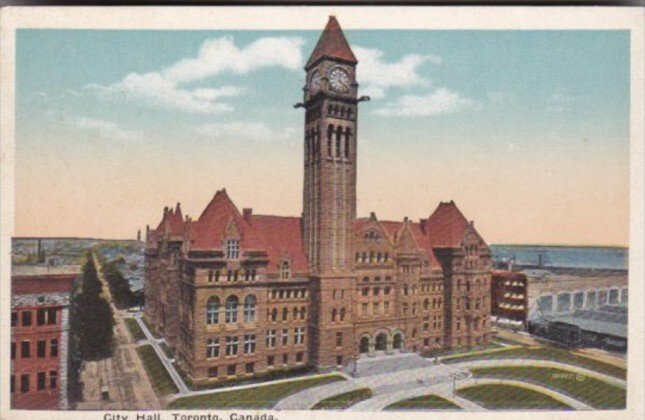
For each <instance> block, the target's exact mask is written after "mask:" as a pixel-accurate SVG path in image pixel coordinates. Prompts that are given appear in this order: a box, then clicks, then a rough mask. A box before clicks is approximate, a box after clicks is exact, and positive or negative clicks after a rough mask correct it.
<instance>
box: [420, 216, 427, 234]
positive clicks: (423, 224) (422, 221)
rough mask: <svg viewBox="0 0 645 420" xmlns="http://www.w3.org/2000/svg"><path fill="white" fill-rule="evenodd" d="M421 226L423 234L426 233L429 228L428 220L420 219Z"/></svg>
mask: <svg viewBox="0 0 645 420" xmlns="http://www.w3.org/2000/svg"><path fill="white" fill-rule="evenodd" d="M419 225H420V226H421V232H423V233H426V228H427V227H428V220H427V219H420V220H419Z"/></svg>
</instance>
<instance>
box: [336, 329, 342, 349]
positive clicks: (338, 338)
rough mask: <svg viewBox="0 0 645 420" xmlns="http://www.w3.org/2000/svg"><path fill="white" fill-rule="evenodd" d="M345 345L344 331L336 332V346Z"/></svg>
mask: <svg viewBox="0 0 645 420" xmlns="http://www.w3.org/2000/svg"><path fill="white" fill-rule="evenodd" d="M342 345H343V333H342V332H337V333H336V347H340V346H342Z"/></svg>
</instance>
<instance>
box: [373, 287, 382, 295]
mask: <svg viewBox="0 0 645 420" xmlns="http://www.w3.org/2000/svg"><path fill="white" fill-rule="evenodd" d="M379 291H380V289H379V288H378V287H375V288H374V290H373V294H374V296H378V294H379Z"/></svg>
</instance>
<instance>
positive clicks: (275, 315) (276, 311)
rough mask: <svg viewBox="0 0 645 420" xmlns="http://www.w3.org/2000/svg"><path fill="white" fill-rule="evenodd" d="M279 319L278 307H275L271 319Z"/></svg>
mask: <svg viewBox="0 0 645 420" xmlns="http://www.w3.org/2000/svg"><path fill="white" fill-rule="evenodd" d="M277 320H278V309H277V308H273V310H271V321H274V322H275V321H277Z"/></svg>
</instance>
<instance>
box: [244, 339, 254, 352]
mask: <svg viewBox="0 0 645 420" xmlns="http://www.w3.org/2000/svg"><path fill="white" fill-rule="evenodd" d="M244 353H246V354H252V353H255V334H247V335H245V336H244Z"/></svg>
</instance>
